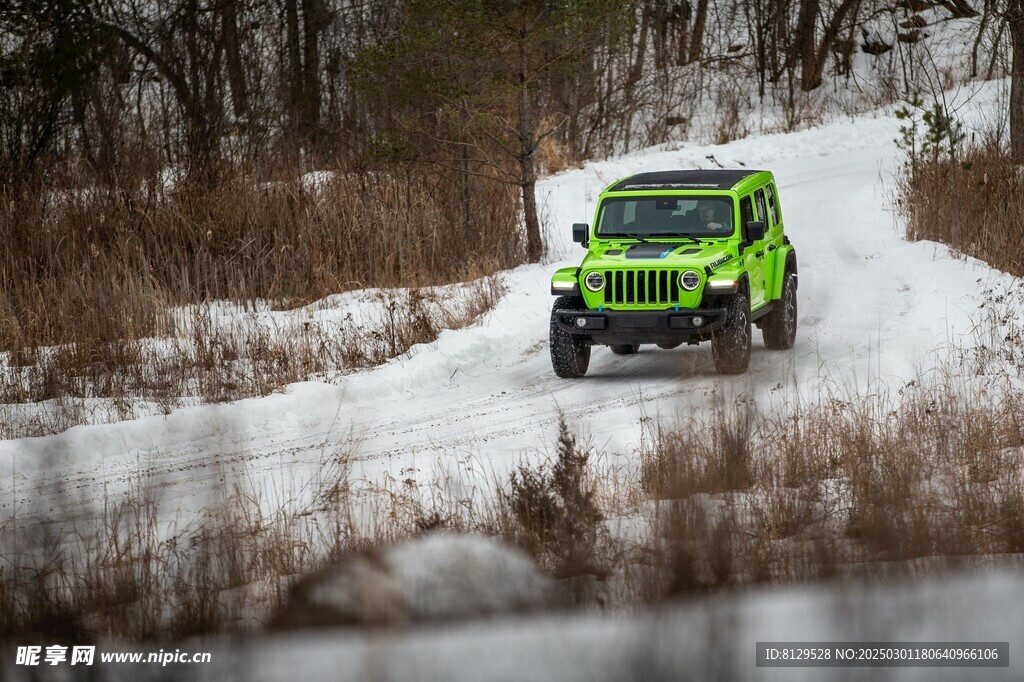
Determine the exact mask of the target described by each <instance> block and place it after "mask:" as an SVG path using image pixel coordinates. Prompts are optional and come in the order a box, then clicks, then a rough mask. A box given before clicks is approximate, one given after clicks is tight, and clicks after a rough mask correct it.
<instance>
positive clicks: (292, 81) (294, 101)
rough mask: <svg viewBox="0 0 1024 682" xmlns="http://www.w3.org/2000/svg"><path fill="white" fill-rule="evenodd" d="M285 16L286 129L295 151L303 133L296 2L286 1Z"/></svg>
mask: <svg viewBox="0 0 1024 682" xmlns="http://www.w3.org/2000/svg"><path fill="white" fill-rule="evenodd" d="M284 14H285V36H286V37H285V51H286V52H287V59H288V67H287V68H288V81H289V83H288V86H289V88H288V89H289V94H290V95H291V96H290V98H289V102H288V104H287V109H288V128H289V129H290V132H291V137H292V146H293V149H297V148H298V146H299V144H300V140H301V139H302V135H303V133H304V128H305V122H304V121H303V115H302V114H303V107H302V103H303V102H304V101H305V98H304V97H303V96H302V57H301V54H302V53H301V50H300V48H299V4H298V0H286V2H285V7H284Z"/></svg>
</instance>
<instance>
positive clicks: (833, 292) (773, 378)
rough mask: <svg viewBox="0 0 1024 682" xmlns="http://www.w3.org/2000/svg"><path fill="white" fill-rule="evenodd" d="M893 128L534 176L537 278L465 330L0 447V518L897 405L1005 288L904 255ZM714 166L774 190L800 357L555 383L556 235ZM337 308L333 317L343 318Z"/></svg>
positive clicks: (190, 498) (986, 274)
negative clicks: (677, 421)
mask: <svg viewBox="0 0 1024 682" xmlns="http://www.w3.org/2000/svg"><path fill="white" fill-rule="evenodd" d="M998 90H999V84H998V83H989V84H985V85H983V86H981V88H980V92H979V94H977V95H975V96H973V98H971V99H969V100H968V98H967V97H966V91H965V93H964V95H962V99H963V101H964V102H965V103H964V104H963V107H962V109H961V111H962V115H963V116H964V118H965V120H966V121H967V122H968V124H971V123H974V122H977V121H979V120H982V119H983V118H984V116H985V115H986V114H985V112H986V111H987V110H988V108H989V107H990V105H991V103H992V102H993V101H994V100H995V98H996V97H997V96H998ZM898 128H899V122H898V121H897V120H896V119H895V117H893V116H892V115H890V113H889V112H885V111H883V112H880V113H877V114H875V115H872V116H863V117H859V118H855V119H852V120H840V121H836V122H833V123H830V124H828V125H823V126H821V127H818V128H813V129H809V130H804V131H800V132H796V133H790V134H774V135H761V136H754V137H750V138H746V139H742V140H738V141H736V142H733V143H730V144H727V145H722V146H685V145H675V146H663V147H661V148H657V149H652V150H646V151H644V152H641V153H636V154H632V155H629V156H626V157H621V158H616V159H613V160H609V161H602V162H596V163H592V164H588V165H587V166H586V167H585V168H583V169H580V170H573V171H569V172H566V173H563V174H560V175H557V176H554V177H551V178H548V179H546V180H545V181H543V182H542V183H541V184H540V188H539V193H540V200H541V203H542V206H543V210H544V212H545V214H546V216H547V217H548V221H547V224H548V235H547V240H548V244H549V247H550V252H551V258H550V262H548V263H545V264H543V265H532V266H523V267H520V268H517V269H515V270H513V271H511V272H508V273H506V274H505V275H504V276H503V277H504V282H505V285H506V287H507V289H508V294H507V295H506V296H505V297H504V299H502V300H501V301H500V302H499V303H498V305H497V307H496V308H494V309H493V310H492V311H491V312H490V313H488V314H487V315H485V316H484V317H483V318H482V319H481V320H480V321H479V322H478V323H476V324H475V325H472V326H471V327H469V328H466V329H461V330H455V331H446V332H443V333H442V335H441V336H440V338H439V339H438V341H437V342H435V343H433V344H430V345H426V346H418V347H415V348H414V349H413V350H412V351H410V352H409V353H407V354H406V355H404V356H401V357H399V358H397V359H395V360H393V361H391V362H389V363H387V364H385V365H383V366H380V367H378V368H374V369H371V370H366V371H361V372H356V373H354V374H351V375H347V376H342V377H339V378H338V379H336V380H335V381H334V382H333V383H318V382H305V383H299V384H294V385H291V386H290V387H288V389H287V391H285V392H283V393H280V394H274V395H271V396H267V397H265V398H260V399H250V400H242V401H238V402H236V403H232V404H223V405H207V406H202V407H195V408H189V409H182V410H178V411H175V412H173V413H172V414H170V415H168V416H154V417H147V418H143V419H139V420H136V421H131V422H123V423H117V424H110V425H93V426H79V427H75V428H72V429H70V430H68V431H67V432H65V433H62V434H59V435H53V436H47V437H42V438H26V439H21V440H14V441H5V442H0V514H2V515H3V516H4V517H5V518H10V517H17V518H18V519H19V523H21V524H24V523H26V522H28V521H29V520H30V519H31V518H32V517H39V518H49V519H51V520H55V519H56V518H57V517H58V516H59V515H62V514H67V515H72V516H76V517H83V516H88V515H90V513H91V511H92V510H94V509H95V508H96V505H97V501H99V500H102V499H104V497H108V498H112V499H117V498H118V497H119V496H120V494H121V493H122V492H123V491H124V490H125V489H126V487H127V486H128V485H129V482H130V481H132V480H136V479H137V478H138V477H140V476H141V477H142V478H143V479H144V480H146V481H147V482H148V483H149V484H150V485H151V486H152V487H153V489H154V490H155V491H156V492H157V494H158V496H159V499H160V501H161V505H162V509H163V510H164V511H165V512H167V513H169V514H171V515H172V516H174V515H175V514H177V515H178V519H179V521H180V520H182V519H187V518H188V517H189V516H190V514H192V513H194V512H196V511H198V510H199V509H201V508H202V507H203V506H204V505H206V504H207V502H208V499H209V495H210V492H211V491H213V490H215V489H216V488H217V486H218V485H219V484H220V482H221V481H222V480H223V478H224V476H225V475H226V474H227V473H230V472H232V471H234V472H235V473H238V472H244V475H245V477H246V479H247V480H249V481H251V482H253V484H254V485H255V486H256V487H257V488H262V489H265V490H271V491H285V490H300V489H303V488H304V487H305V485H306V482H307V481H310V480H312V479H314V478H315V477H316V476H317V475H318V473H319V472H320V470H321V468H322V467H323V466H324V462H325V461H326V460H327V459H329V458H330V457H331V456H332V455H333V454H334V453H335V452H336V451H337V450H338V449H343V448H345V447H348V446H346V443H349V442H352V443H354V446H353V447H355V457H354V468H353V472H352V473H353V476H354V477H355V478H356V479H366V480H371V481H379V480H381V479H383V478H385V477H387V476H392V477H393V478H398V476H399V473H398V472H400V471H402V472H412V473H411V474H408V475H410V476H411V477H412V478H414V479H416V478H417V476H421V475H424V476H429V477H431V478H432V477H433V476H435V475H438V474H440V475H441V476H445V475H446V474H451V475H450V476H449V478H451V479H452V480H454V481H456V482H458V481H459V480H464V477H463V474H464V473H465V472H466V471H468V470H472V471H473V472H474V473H473V475H478V476H483V477H484V478H490V477H498V478H501V479H503V478H504V477H505V475H506V473H507V472H508V471H509V470H510V469H511V467H512V466H513V465H514V464H515V462H516V461H517V460H519V459H520V458H521V457H523V456H525V455H527V454H528V453H529V452H531V451H536V450H538V449H540V450H543V449H544V448H545V447H546V446H547V444H548V443H551V442H553V436H554V433H555V428H556V424H557V413H558V411H559V410H560V411H562V412H563V413H564V414H565V415H566V417H567V418H568V420H569V421H570V423H572V424H575V425H577V426H578V427H579V428H580V430H581V431H582V432H584V433H585V434H589V435H590V436H591V437H592V438H593V441H594V443H595V444H596V445H597V446H598V447H599V448H601V449H603V450H605V451H607V452H610V453H616V456H621V457H624V458H625V461H629V460H630V458H631V457H630V454H631V450H632V449H633V448H635V446H636V445H637V443H638V442H639V440H640V438H641V435H642V427H641V417H642V416H643V415H647V416H652V417H657V416H665V417H671V416H672V415H673V414H675V413H677V412H682V413H687V412H689V411H691V410H697V411H699V410H702V409H704V407H705V406H707V405H708V404H709V403H710V399H711V396H712V395H713V394H714V393H716V392H718V393H719V394H723V395H725V396H726V397H733V396H738V395H742V394H749V395H751V396H753V397H754V398H755V399H756V400H758V401H762V402H763V401H767V400H772V401H778V400H787V399H792V398H794V397H795V395H796V394H795V393H794V392H796V393H798V394H799V395H801V396H807V395H814V394H815V393H816V392H817V391H819V390H821V389H822V387H824V388H825V390H832V391H835V392H838V393H840V394H843V392H844V391H850V392H852V391H853V390H855V389H861V390H863V389H865V388H866V387H868V386H873V385H882V386H887V387H889V388H891V389H893V390H896V389H898V388H899V387H900V386H902V385H903V383H905V382H907V381H909V380H910V379H912V378H915V377H917V376H918V375H919V374H920V373H921V372H923V371H925V370H927V369H928V368H929V367H931V366H933V365H934V364H935V363H936V362H938V361H939V360H940V359H941V358H942V357H943V353H944V349H948V348H949V347H950V346H952V345H956V344H970V343H971V341H972V339H971V336H970V330H971V326H972V316H975V314H976V312H977V308H978V305H979V303H980V300H981V298H980V297H981V292H982V291H983V290H984V289H985V288H986V287H988V286H996V287H1001V286H1008V285H1009V282H1010V281H1011V278H1009V277H1008V276H1005V275H1002V274H1000V273H996V272H993V271H992V270H991V269H990V268H988V267H986V266H985V265H984V264H982V263H979V262H976V261H972V260H963V259H958V258H953V257H951V256H950V254H949V252H948V250H947V249H946V248H945V247H943V246H940V245H936V244H934V243H928V242H919V243H907V242H906V241H904V240H903V239H902V236H901V228H900V226H899V224H898V222H899V221H898V220H897V219H896V217H895V216H894V213H893V208H892V207H893V203H894V198H893V183H894V174H895V173H896V172H897V165H898V155H897V153H896V149H895V144H894V142H893V140H894V139H895V138H896V137H897V134H898ZM718 166H724V167H737V166H742V167H747V168H768V169H770V170H772V171H774V173H775V175H776V178H777V180H778V185H779V191H780V200H781V205H782V209H783V213H784V219H785V224H786V230H787V233H788V234H789V235H790V237H791V239H792V241H793V243H794V244H795V245H796V248H797V252H798V255H799V261H800V292H799V301H800V330H799V333H798V337H797V342H796V346H795V348H794V349H793V350H792V351H787V352H782V353H779V352H772V351H768V350H767V349H765V348H764V346H763V344H762V342H761V340H760V336H759V335H758V334H755V346H754V351H753V356H752V359H751V366H750V369H749V371H748V372H747V373H746V374H745V375H742V376H739V377H730V378H721V377H718V376H716V375H715V373H714V370H713V366H712V362H711V353H710V346H709V345H708V344H703V345H701V346H699V347H687V346H682V347H680V348H677V349H675V350H671V351H664V350H660V349H657V348H655V347H645V348H643V349H642V350H641V352H640V353H639V354H638V355H636V356H625V357H623V356H616V355H613V354H611V353H610V352H609V351H608V350H607V349H603V348H596V349H595V351H594V355H593V359H592V362H591V368H590V372H589V374H588V375H587V377H586V378H584V379H582V380H578V381H568V380H562V379H558V378H556V377H555V376H554V374H553V373H552V371H551V368H550V363H549V359H548V353H547V330H548V315H549V310H550V305H551V300H552V297H551V296H550V293H549V276H550V274H551V272H553V271H554V269H555V268H557V267H561V266H566V265H573V264H576V263H578V261H579V258H580V257H581V256H582V251H581V250H579V249H578V247H576V246H575V245H574V244H572V243H571V240H570V230H569V225H570V224H571V223H573V222H579V221H590V220H591V219H592V218H591V216H592V213H593V209H594V205H595V200H596V198H597V195H598V194H599V192H600V190H601V188H602V187H603V186H605V185H606V184H608V183H610V182H611V181H613V180H615V179H616V178H619V177H621V176H625V175H628V174H631V173H634V172H639V171H646V170H654V169H664V168H692V167H704V168H713V167H718ZM349 298H351V299H352V302H353V304H354V305H357V306H358V305H360V304H359V303H358V301H359V297H358V296H355V295H350V296H349ZM339 305H341V306H342V307H341V308H339V309H338V310H337V311H336V312H334V313H333V314H335V315H343V314H344V312H343V311H344V302H342V303H340V304H339ZM300 314H305V313H300ZM278 315H280V313H278ZM419 482H421V483H422V482H424V481H422V480H420V481H419ZM263 499H264V503H265V504H267V505H271V506H273V505H275V504H279V503H280V502H281V499H280V496H275V495H269V494H268V495H266V496H265V497H264V498H263Z"/></svg>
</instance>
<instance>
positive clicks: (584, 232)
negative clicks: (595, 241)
mask: <svg viewBox="0 0 1024 682" xmlns="http://www.w3.org/2000/svg"><path fill="white" fill-rule="evenodd" d="M589 235H590V225H587V224H586V223H573V225H572V240H573V241H574V242H576V243H577V244H583V246H586V245H587V244H588V243H589V242H590V240H589V239H588V238H587V237H588V236H589Z"/></svg>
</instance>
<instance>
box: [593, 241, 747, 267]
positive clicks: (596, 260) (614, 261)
mask: <svg viewBox="0 0 1024 682" xmlns="http://www.w3.org/2000/svg"><path fill="white" fill-rule="evenodd" d="M735 256H736V245H735V244H730V243H729V242H725V241H722V242H712V243H702V244H694V243H693V242H651V243H647V244H645V243H642V242H628V243H625V244H622V243H615V244H602V245H600V246H598V247H597V248H593V249H592V250H591V251H590V252H589V253H588V254H587V256H586V258H584V259H583V263H582V264H581V265H580V268H581V270H582V271H584V272H586V271H589V270H602V269H608V270H621V269H642V268H681V267H690V268H694V269H697V270H703V269H704V267H705V266H707V265H711V264H712V263H715V264H716V265H718V264H720V263H719V261H721V259H723V258H725V259H726V260H732V258H735Z"/></svg>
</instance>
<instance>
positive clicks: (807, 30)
mask: <svg viewBox="0 0 1024 682" xmlns="http://www.w3.org/2000/svg"><path fill="white" fill-rule="evenodd" d="M819 11H820V3H819V0H803V1H802V2H801V3H800V14H799V16H798V17H797V20H796V39H795V40H794V41H793V49H794V51H795V53H796V56H797V59H798V60H799V61H800V88H801V89H803V90H805V91H806V90H813V89H814V88H816V87H818V85H819V84H820V83H816V82H815V76H814V74H815V73H816V71H817V69H816V68H815V61H814V60H815V56H816V54H817V51H816V50H815V49H814V48H815V46H816V45H817V40H816V36H815V33H816V32H817V30H816V27H817V23H818V13H819Z"/></svg>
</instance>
